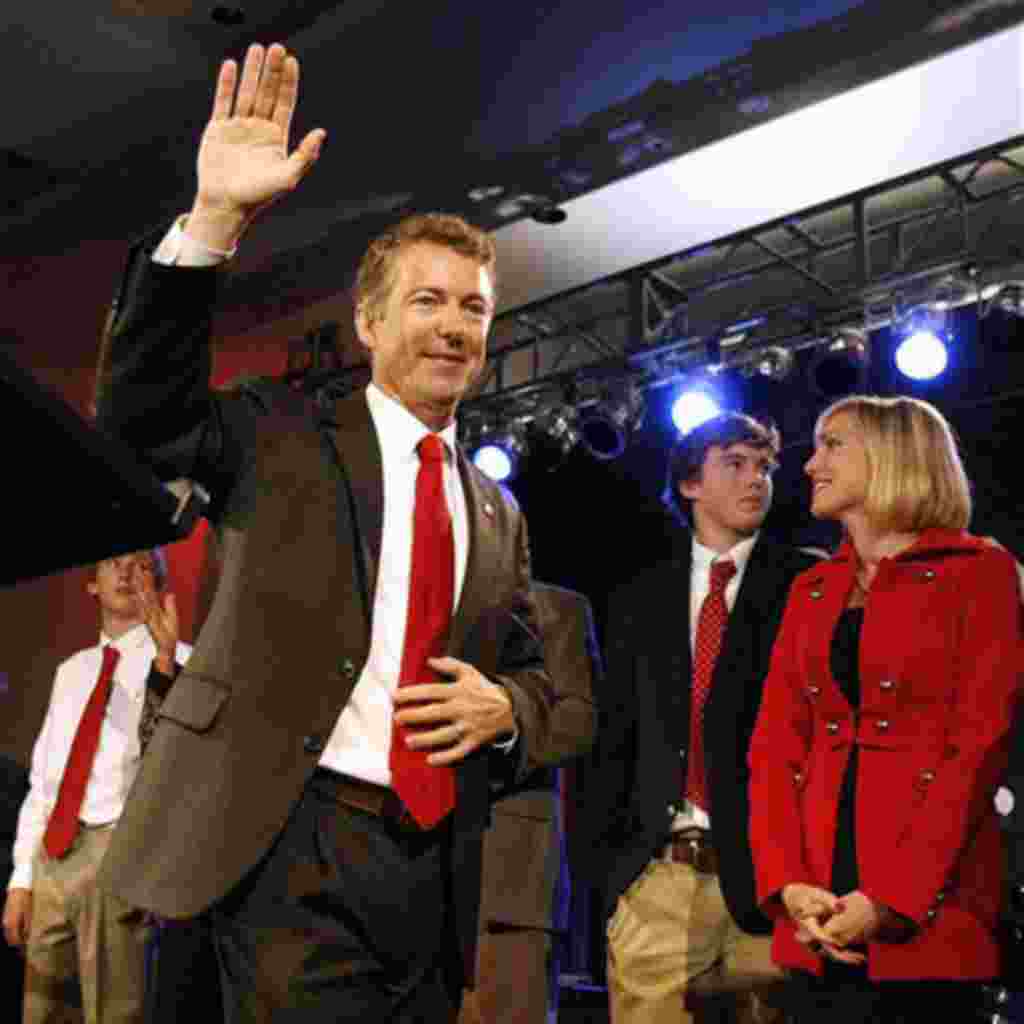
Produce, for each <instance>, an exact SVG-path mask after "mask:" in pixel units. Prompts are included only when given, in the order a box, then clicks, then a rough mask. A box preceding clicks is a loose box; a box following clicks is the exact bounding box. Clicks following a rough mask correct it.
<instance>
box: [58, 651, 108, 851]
mask: <svg viewBox="0 0 1024 1024" xmlns="http://www.w3.org/2000/svg"><path fill="white" fill-rule="evenodd" d="M120 657H121V652H120V651H118V649H117V648H116V647H111V646H110V645H109V644H108V645H107V646H106V647H104V648H103V667H102V668H101V669H100V675H99V678H98V679H97V680H96V685H95V686H94V687H93V689H92V694H91V695H90V697H89V702H88V703H87V704H86V705H85V711H83V712H82V718H81V721H79V723H78V731H77V732H76V733H75V738H74V741H73V742H72V744H71V753H70V754H68V763H67V764H66V765H65V766H64V776H63V778H62V779H61V780H60V791H59V792H58V794H57V803H56V804H55V805H54V808H53V812H52V813H51V814H50V820H49V821H48V822H47V824H46V834H45V835H44V836H43V846H44V847H45V848H46V852H47V853H48V854H49V855H50V856H51V857H55V858H56V857H63V856H64V854H66V853H67V852H68V849H69V848H70V847H71V844H72V843H73V842H74V841H75V836H77V835H78V812H79V811H80V810H81V809H82V798H83V797H84V796H85V787H86V785H87V784H88V782H89V775H90V773H91V772H92V762H93V760H94V759H95V757H96V748H97V747H98V746H99V744H100V728H101V727H102V725H103V715H104V714H105V712H106V710H107V701H108V700H109V698H110V687H111V684H112V682H113V679H114V669H115V668H116V667H117V660H118V658H120Z"/></svg>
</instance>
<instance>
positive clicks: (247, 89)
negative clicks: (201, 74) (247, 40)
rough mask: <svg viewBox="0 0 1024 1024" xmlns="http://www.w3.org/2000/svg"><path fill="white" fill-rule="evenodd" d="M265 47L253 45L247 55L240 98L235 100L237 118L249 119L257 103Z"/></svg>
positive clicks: (239, 93) (239, 90)
mask: <svg viewBox="0 0 1024 1024" xmlns="http://www.w3.org/2000/svg"><path fill="white" fill-rule="evenodd" d="M263 56H264V51H263V47H262V46H260V44H259V43H253V44H252V46H250V47H249V50H248V52H247V53H246V55H245V64H243V65H242V81H241V83H240V85H239V86H238V98H237V99H236V100H235V117H249V116H250V115H251V114H252V111H253V105H254V104H255V102H256V90H257V89H258V88H259V84H260V73H261V71H262V70H263Z"/></svg>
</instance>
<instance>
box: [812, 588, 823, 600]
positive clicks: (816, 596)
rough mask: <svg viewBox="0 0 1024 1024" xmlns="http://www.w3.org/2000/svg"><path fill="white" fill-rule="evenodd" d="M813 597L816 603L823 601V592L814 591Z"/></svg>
mask: <svg viewBox="0 0 1024 1024" xmlns="http://www.w3.org/2000/svg"><path fill="white" fill-rule="evenodd" d="M811 597H812V598H814V600H815V601H819V600H821V591H820V590H812V591H811Z"/></svg>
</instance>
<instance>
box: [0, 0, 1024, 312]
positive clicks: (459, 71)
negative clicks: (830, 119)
mask: <svg viewBox="0 0 1024 1024" xmlns="http://www.w3.org/2000/svg"><path fill="white" fill-rule="evenodd" d="M1022 17H1024V4H1021V3H1020V2H1018V0H974V2H968V3H964V2H949V0H946V2H943V0H900V3H899V4H893V3H891V2H889V0H864V2H861V3H856V2H849V0H802V2H801V0H786V2H783V0H776V2H775V3H773V4H771V5H767V4H764V3H755V2H752V0H700V2H698V0H691V2H688V3H686V4H679V3H671V2H667V0H605V2H604V3H601V4H597V3H594V2H593V0H563V2H553V0H547V2H542V0H519V2H516V3H512V4H480V3H468V2H466V0H453V2H449V3H446V4H441V5H436V4H420V3H415V2H411V0H406V2H396V0H392V2H390V3H389V2H386V0H345V2H340V3H339V2H337V0H289V2H273V0H240V2H238V3H234V4H213V3H211V2H209V0H79V2H76V3H74V4H69V3H67V2H66V0H34V2H33V3H31V4H28V3H23V4H9V5H5V13H4V14H3V15H2V16H0V25H2V31H3V37H4V40H5V59H4V62H3V65H2V67H0V90H2V92H3V95H4V96H6V97H8V98H9V102H8V104H7V109H6V111H5V118H4V127H3V135H2V138H0V151H2V153H0V175H2V180H3V184H4V188H3V200H2V205H0V236H2V237H3V238H4V243H3V250H2V252H0V255H11V254H13V253H19V252H24V251H26V250H29V251H31V252H32V253H33V254H34V255H36V256H45V255H46V254H47V253H49V252H57V251H65V250H67V249H68V248H69V247H71V246H74V245H75V244H77V243H79V242H81V241H86V240H90V239H124V240H125V242H126V243H127V242H128V241H129V240H130V239H132V238H135V237H137V236H138V235H139V234H141V233H143V232H145V231H147V230H149V229H151V228H153V227H154V226H157V225H159V224H161V223H162V222H163V221H164V220H165V219H167V218H169V217H170V216H172V215H174V214H175V213H177V212H179V211H181V210H183V209H186V208H187V206H188V204H189V201H190V197H191V193H192V189H193V170H192V167H193V159H194V150H195V145H196V141H197V139H198V136H199V134H200V132H201V130H202V126H203V123H204V120H205V117H206V114H207V111H208V108H209V96H210V90H211V83H212V81H213V78H214V75H215V70H216V66H217V64H218V62H219V61H220V60H221V59H222V58H224V57H225V56H237V55H239V54H240V53H242V52H243V51H244V48H245V46H246V45H247V44H248V43H249V42H251V41H253V40H257V41H263V42H269V41H272V40H275V39H276V40H281V41H283V42H284V43H285V44H286V45H288V46H289V48H290V49H292V50H293V51H294V52H295V53H296V54H297V55H298V57H299V58H300V60H301V62H302V69H303V72H302V73H303V82H302V98H301V102H300V109H299V113H298V115H297V119H296V125H295V132H296V136H298V135H299V134H300V133H303V132H304V131H305V130H307V129H308V128H310V127H313V126H322V127H324V128H326V129H327V131H328V133H329V134H328V141H327V145H326V147H325V152H324V157H323V158H322V160H321V161H320V163H319V165H318V166H317V167H316V169H315V171H314V173H313V174H312V175H310V177H309V178H308V179H307V180H306V181H305V182H304V183H303V185H302V187H301V190H300V191H299V192H298V193H297V194H295V195H294V196H291V197H289V199H288V201H287V202H286V203H282V204H280V206H279V207H278V208H276V209H275V210H273V211H271V212H270V213H269V214H268V215H267V216H266V217H265V219H264V220H263V221H262V222H261V223H260V224H259V225H258V226H257V227H256V228H255V229H254V230H253V231H252V232H251V235H250V237H249V238H247V240H246V244H245V246H244V249H243V252H242V254H241V257H240V260H239V263H238V268H237V272H236V274H235V275H234V276H233V279H232V285H231V287H230V288H229V289H228V291H227V293H226V295H225V303H226V304H227V306H228V307H233V308H235V309H236V310H241V311H245V312H246V313H247V314H248V315H249V318H250V319H251V320H259V319H264V320H265V319H269V318H271V317H273V316H274V315H279V314H280V313H282V312H286V311H288V310H289V309H293V308H297V307H298V306H301V305H302V304H303V303H307V302H309V301H310V300H311V299H313V298H316V297H318V296H323V295H327V294H330V293H332V292H336V291H338V290H339V289H340V288H342V287H344V285H345V283H346V282H347V278H348V275H349V274H350V272H351V269H352V266H353V264H354V261H355V259H356V258H357V256H358V254H359V253H360V252H361V250H362V248H363V246H364V245H365V242H366V240H367V238H368V237H370V236H371V235H372V234H374V233H375V232H376V231H377V230H379V228H380V227H381V226H382V225H383V224H384V223H386V222H387V221H388V220H390V219H393V218H394V217H395V216H396V215H398V214H400V213H403V212H406V211H411V210H417V209H436V208H444V209H451V210H458V211H461V212H464V213H466V214H468V215H470V216H472V217H473V218H474V219H476V220H477V221H478V222H481V223H482V224H484V226H487V227H490V228H499V227H501V226H503V225H505V224H509V223H511V222H513V221H515V220H517V219H521V218H523V217H526V216H528V215H530V214H531V213H532V212H534V211H535V209H536V208H537V206H538V205H540V206H544V205H546V204H548V203H559V202H565V201H567V200H570V199H573V198H575V197H578V196H580V195H583V194H584V193H588V192H591V191H593V190H595V189H598V188H601V187H604V186H607V185H609V184H610V183H613V182H615V181H617V180H620V179H623V178H625V177H627V176H629V175H632V174H634V173H636V172H638V171H641V170H643V169H645V168H649V167H651V166H652V165H655V164H658V163H660V162H662V161H665V160H668V159H671V158H674V157H677V156H679V155H680V154H682V153H685V152H688V151H690V150H692V149H694V148H696V147H698V146H701V145H703V144H706V143H708V142H709V141H713V140H714V139H716V138H720V137H722V136H725V135H730V134H733V133H735V132H737V131H741V130H743V129H745V128H749V127H751V126H753V125H756V124H759V123H761V122H763V121H766V120H770V119H772V118H775V117H778V116H780V115H782V114H785V113H787V112H789V111H792V110H794V109H796V108H799V107H802V106H806V105H807V104H810V103H812V102H814V101H816V100H818V99H821V98H823V97H827V96H829V95H833V94H835V93H836V92H839V91H843V90H845V89H849V88H851V87H853V86H856V85H857V84H860V83H862V82H864V81H868V80H871V79H873V78H876V77H878V76H880V75H883V74H887V73H889V72H891V71H893V70H896V69H898V68H900V67H903V66H906V65H908V64H911V63H913V62H915V61H918V60H921V59H923V58H926V57H929V56H932V55H934V54H936V53H940V52H942V51H943V50H946V49H949V48H951V47H954V46H957V45H960V44H962V43H964V42H966V41H969V40H971V39H973V38H976V37H978V36H979V35H984V34H986V33H990V32H994V31H996V30H998V29H1000V28H1003V27H1006V26H1007V25H1009V24H1011V23H1013V22H1015V21H1017V20H1019V19H1021V18H1022ZM477 189H488V190H489V191H487V192H486V193H481V192H474V190H477ZM552 230H554V231H557V228H553V229H552ZM623 231H628V218H626V219H625V220H624V222H623Z"/></svg>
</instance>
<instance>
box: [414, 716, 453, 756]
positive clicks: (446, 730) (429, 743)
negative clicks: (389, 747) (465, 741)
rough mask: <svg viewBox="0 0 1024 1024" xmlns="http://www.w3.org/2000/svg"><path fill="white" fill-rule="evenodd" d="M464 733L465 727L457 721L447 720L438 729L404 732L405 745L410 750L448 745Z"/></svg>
mask: <svg viewBox="0 0 1024 1024" xmlns="http://www.w3.org/2000/svg"><path fill="white" fill-rule="evenodd" d="M464 735H465V729H463V727H462V726H461V725H460V724H459V723H458V722H447V723H446V724H445V725H443V726H441V727H440V728H438V729H422V730H416V731H412V730H409V731H407V732H405V734H404V739H405V745H406V746H407V747H409V749H410V750H423V749H425V748H433V747H450V746H451V745H452V744H453V743H458V742H459V741H460V740H461V739H462V738H463V736H464Z"/></svg>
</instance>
